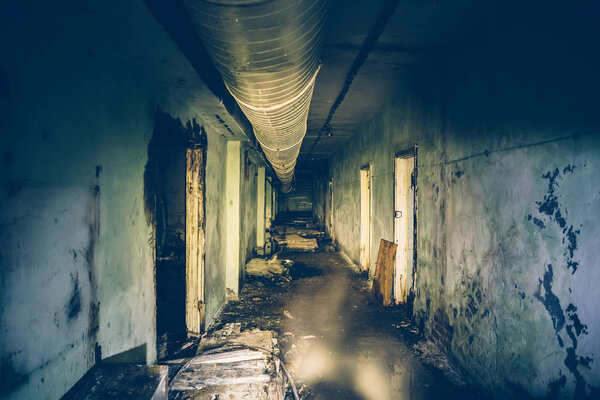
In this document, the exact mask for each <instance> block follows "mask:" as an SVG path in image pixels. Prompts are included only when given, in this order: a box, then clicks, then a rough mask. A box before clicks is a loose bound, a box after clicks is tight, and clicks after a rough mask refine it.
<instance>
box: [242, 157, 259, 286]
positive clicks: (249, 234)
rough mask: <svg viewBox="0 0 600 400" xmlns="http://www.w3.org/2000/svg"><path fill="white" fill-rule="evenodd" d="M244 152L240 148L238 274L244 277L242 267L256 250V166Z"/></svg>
mask: <svg viewBox="0 0 600 400" xmlns="http://www.w3.org/2000/svg"><path fill="white" fill-rule="evenodd" d="M245 154H246V153H245V151H244V149H243V148H242V179H241V191H240V198H241V204H240V206H241V207H242V220H241V229H242V235H241V237H240V239H241V242H242V243H241V248H242V250H241V254H240V261H241V265H240V267H241V271H240V274H241V276H242V277H243V276H244V265H246V262H247V261H248V260H249V259H250V258H252V254H253V252H254V249H255V248H256V225H257V212H258V208H257V202H256V198H257V194H258V191H257V187H256V185H257V182H258V176H257V175H258V166H257V165H256V164H253V163H252V162H251V161H250V159H249V158H247V156H246V155H245ZM246 170H247V172H246Z"/></svg>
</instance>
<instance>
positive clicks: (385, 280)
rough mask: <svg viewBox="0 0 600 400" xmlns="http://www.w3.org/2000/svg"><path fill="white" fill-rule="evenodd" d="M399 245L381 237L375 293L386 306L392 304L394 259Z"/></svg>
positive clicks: (374, 285) (376, 268) (376, 265)
mask: <svg viewBox="0 0 600 400" xmlns="http://www.w3.org/2000/svg"><path fill="white" fill-rule="evenodd" d="M397 247H398V245H397V244H396V243H392V242H390V241H387V240H385V239H381V243H380V244H379V253H378V255H377V263H376V264H375V279H373V294H374V295H375V297H376V298H377V299H378V300H379V301H381V303H382V304H383V305H384V306H386V307H387V306H390V305H392V286H393V282H394V261H395V259H396V249H397Z"/></svg>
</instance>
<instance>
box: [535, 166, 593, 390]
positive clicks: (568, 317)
mask: <svg viewBox="0 0 600 400" xmlns="http://www.w3.org/2000/svg"><path fill="white" fill-rule="evenodd" d="M586 166H587V164H585V163H584V164H582V165H577V166H576V165H571V164H568V165H567V166H565V167H564V168H562V170H561V169H559V168H558V167H556V168H554V169H553V170H550V171H547V172H546V173H544V174H543V175H542V178H543V179H544V180H547V182H548V183H547V189H546V193H545V195H544V198H543V200H541V201H536V203H535V204H536V206H537V207H536V209H535V210H534V213H533V214H529V215H528V216H527V219H528V220H530V221H532V222H533V223H534V224H535V225H536V226H537V227H538V228H539V229H540V230H543V229H549V228H550V227H551V226H552V225H553V226H554V227H555V228H557V229H558V230H559V232H560V236H561V237H560V243H561V246H562V248H563V260H562V263H559V265H558V266H556V265H555V267H558V268H561V267H563V268H565V269H567V270H568V271H570V273H571V275H574V274H575V273H576V272H577V270H578V268H579V266H580V265H579V261H578V259H577V257H576V256H577V254H576V252H577V237H578V236H579V235H580V233H581V228H582V226H581V225H580V226H577V227H575V226H574V225H572V224H569V222H568V215H569V213H568V210H567V209H566V208H565V207H563V206H562V205H561V203H560V194H559V188H560V182H561V181H562V180H564V179H568V178H569V176H570V175H573V174H575V173H576V171H577V170H578V169H582V168H585V167H586ZM561 172H562V173H561ZM553 282H554V270H553V265H552V264H547V265H546V266H545V269H544V275H543V277H542V278H541V279H539V284H538V288H537V291H536V292H535V293H534V297H535V299H537V300H538V301H540V302H541V303H542V304H543V305H544V307H545V308H546V310H547V312H548V315H549V316H550V318H551V319H552V325H553V327H554V331H555V333H556V338H557V341H558V344H559V346H560V347H561V348H565V340H567V338H565V337H564V336H565V333H566V336H567V337H568V340H569V341H570V346H569V345H568V344H567V347H566V348H565V352H566V354H565V359H564V365H565V367H566V368H567V370H568V371H569V372H570V374H571V375H572V376H573V378H574V379H575V389H574V393H573V396H574V397H575V398H586V397H588V396H589V395H590V394H592V395H593V394H594V393H595V394H598V393H599V392H598V391H599V388H597V387H595V386H592V385H589V384H587V383H586V381H585V379H584V377H583V376H582V374H581V372H580V369H581V368H585V369H588V370H589V369H591V366H590V364H591V363H592V362H593V361H594V360H593V358H592V357H591V356H590V355H580V354H578V352H577V344H578V339H579V338H580V337H581V336H582V335H587V334H588V330H587V326H586V325H585V324H583V323H582V322H581V320H580V318H579V315H578V314H577V307H576V306H575V305H574V304H573V303H570V302H569V304H568V305H567V306H566V307H564V306H562V305H561V301H560V299H559V297H558V296H557V295H556V294H555V293H554V292H553V290H552V285H553ZM568 290H569V292H572V290H573V289H572V288H571V287H569V289H568ZM566 383H567V378H566V376H565V375H564V374H563V373H562V371H561V372H560V376H559V377H558V378H557V379H556V380H554V381H553V382H551V383H550V384H549V385H548V395H549V397H550V396H556V395H557V394H558V393H559V391H560V390H561V389H562V388H564V387H565V386H566Z"/></svg>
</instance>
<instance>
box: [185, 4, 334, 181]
mask: <svg viewBox="0 0 600 400" xmlns="http://www.w3.org/2000/svg"><path fill="white" fill-rule="evenodd" d="M184 3H185V5H186V8H187V10H188V12H189V13H190V16H191V18H192V21H193V23H194V25H195V27H196V30H197V31H198V33H199V35H200V37H201V38H202V41H203V43H204V45H205V46H206V48H207V50H208V53H209V54H210V56H211V58H212V59H213V61H214V63H215V65H216V67H217V69H218V70H219V72H220V73H221V75H222V76H223V80H224V81H225V85H226V86H227V88H228V89H229V92H231V94H232V95H233V97H234V98H235V99H236V100H237V102H238V104H239V105H240V107H241V108H242V110H243V111H244V113H245V114H246V116H247V117H248V119H249V120H250V122H251V123H252V126H253V127H254V133H255V135H256V138H257V139H258V141H259V143H260V144H261V146H262V148H263V151H264V153H265V155H266V156H267V159H268V160H269V162H270V163H271V165H273V169H274V170H275V173H276V174H277V177H278V178H279V181H280V182H281V190H282V191H284V192H287V191H289V190H290V189H291V182H292V179H293V176H294V168H295V166H296V160H297V158H298V154H299V152H300V146H301V144H302V139H303V138H304V135H305V134H306V121H307V118H308V109H309V106H310V100H311V98H312V92H313V88H314V84H315V78H316V76H317V73H318V72H319V67H320V61H319V56H320V50H321V39H322V36H323V26H324V21H325V15H326V10H327V0H211V1H208V0H184Z"/></svg>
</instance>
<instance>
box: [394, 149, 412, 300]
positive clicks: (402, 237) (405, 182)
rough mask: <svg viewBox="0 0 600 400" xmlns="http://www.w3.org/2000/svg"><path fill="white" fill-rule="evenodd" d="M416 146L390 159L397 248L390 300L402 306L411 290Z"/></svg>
mask: <svg viewBox="0 0 600 400" xmlns="http://www.w3.org/2000/svg"><path fill="white" fill-rule="evenodd" d="M416 159H417V147H416V146H414V147H412V148H410V149H408V150H406V151H402V152H398V153H396V155H395V158H394V243H396V244H397V245H398V249H397V251H396V262H395V271H394V299H395V301H396V304H400V303H405V302H406V301H407V299H408V294H409V291H411V290H412V289H413V288H414V278H415V272H416V271H415V263H416V251H415V242H416V241H415V236H416V226H417V224H416V190H415V189H416Z"/></svg>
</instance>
